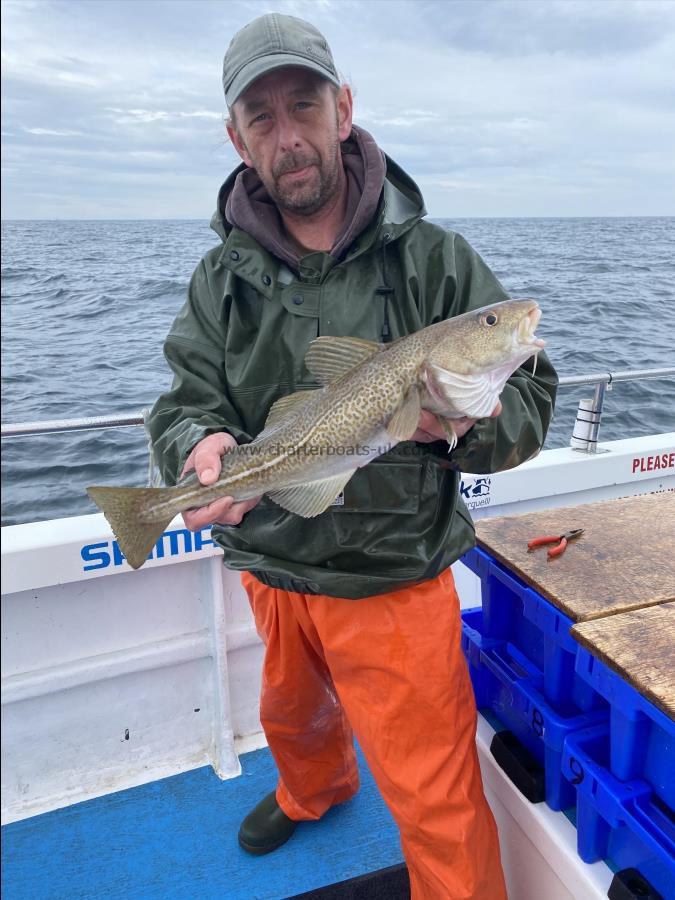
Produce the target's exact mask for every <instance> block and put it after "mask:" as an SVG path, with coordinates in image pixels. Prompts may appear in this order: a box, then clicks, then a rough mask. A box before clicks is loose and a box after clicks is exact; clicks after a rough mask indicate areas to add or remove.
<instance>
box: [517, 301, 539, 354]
mask: <svg viewBox="0 0 675 900" xmlns="http://www.w3.org/2000/svg"><path fill="white" fill-rule="evenodd" d="M540 319H541V309H540V308H539V307H538V306H537V305H536V304H535V305H534V306H533V307H532V309H530V310H529V311H528V312H526V313H525V315H524V316H523V318H522V319H521V320H520V322H519V323H518V334H517V337H518V343H519V344H522V345H523V346H525V347H533V348H536V349H537V350H542V349H543V348H544V347H545V346H546V341H545V340H544V339H543V338H539V337H536V335H535V333H534V332H535V330H536V328H537V325H538V324H539V320H540Z"/></svg>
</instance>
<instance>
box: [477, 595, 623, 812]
mask: <svg viewBox="0 0 675 900" xmlns="http://www.w3.org/2000/svg"><path fill="white" fill-rule="evenodd" d="M479 613H480V609H471V610H465V611H464V612H463V613H462V646H463V648H464V653H465V656H466V658H467V662H468V664H469V672H470V675H471V680H472V683H473V687H474V693H475V695H476V705H477V706H478V707H479V709H480V708H485V709H489V710H490V711H491V712H492V713H494V715H495V716H496V717H497V718H498V719H499V721H500V722H501V723H502V724H503V725H504V726H505V727H506V728H508V729H509V731H511V732H512V733H513V734H515V736H516V737H517V738H518V739H519V740H520V741H521V743H522V744H523V745H524V746H525V747H527V749H528V750H529V751H530V752H531V753H532V754H533V755H534V756H535V757H536V759H537V760H538V761H539V763H540V764H541V765H542V766H543V768H544V778H545V799H546V803H547V804H548V806H550V807H551V809H554V810H562V809H568V808H569V807H571V806H573V805H574V802H575V794H574V789H573V788H572V787H571V785H569V784H568V783H567V782H566V781H565V779H564V778H563V776H562V751H563V743H564V740H565V737H566V736H567V735H569V734H571V733H573V732H575V731H578V730H580V729H583V728H587V727H588V726H590V725H593V724H595V723H597V722H601V721H605V720H606V719H607V712H606V711H605V710H592V711H590V712H586V713H580V712H575V713H573V714H572V715H563V714H561V713H560V712H559V711H557V710H556V709H554V708H553V706H552V705H551V704H550V703H548V702H547V700H546V699H545V697H544V696H543V694H542V692H541V690H540V683H541V675H540V673H538V671H537V669H536V667H534V666H532V663H531V662H530V661H529V660H528V659H527V657H525V656H523V655H522V654H519V652H518V650H517V649H516V648H514V647H512V646H510V645H507V644H506V643H505V642H504V641H496V640H494V639H490V638H485V637H484V636H483V635H482V634H480V633H479V632H478V631H477V630H476V629H475V628H474V627H473V624H474V623H475V622H476V621H477V620H478V614H479Z"/></svg>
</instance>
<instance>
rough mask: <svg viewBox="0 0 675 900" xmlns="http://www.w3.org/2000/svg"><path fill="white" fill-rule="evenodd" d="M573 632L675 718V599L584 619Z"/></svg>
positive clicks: (582, 642) (579, 639)
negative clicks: (629, 610) (592, 619)
mask: <svg viewBox="0 0 675 900" xmlns="http://www.w3.org/2000/svg"><path fill="white" fill-rule="evenodd" d="M571 633H572V635H573V636H574V637H575V638H576V639H577V640H578V641H579V643H580V644H583V646H584V647H587V648H588V649H589V650H590V651H591V653H593V655H594V656H597V657H598V658H599V659H601V660H602V662H604V663H606V664H607V665H608V666H609V667H610V668H611V669H613V670H614V671H615V672H618V673H619V675H621V676H622V677H623V678H625V679H626V680H627V681H628V682H629V683H630V684H632V685H633V687H634V688H636V689H637V690H638V691H639V692H640V693H641V694H642V695H643V696H645V697H646V698H647V699H648V700H651V702H652V703H653V704H654V705H655V706H658V708H659V709H661V710H663V712H665V713H666V715H669V716H670V717H671V718H672V719H675V603H663V604H659V605H658V606H650V607H647V608H643V609H636V610H633V612H627V613H621V614H620V615H617V616H607V617H605V618H604V619H596V620H595V621H594V622H581V623H580V624H579V625H575V626H574V628H572V632H571Z"/></svg>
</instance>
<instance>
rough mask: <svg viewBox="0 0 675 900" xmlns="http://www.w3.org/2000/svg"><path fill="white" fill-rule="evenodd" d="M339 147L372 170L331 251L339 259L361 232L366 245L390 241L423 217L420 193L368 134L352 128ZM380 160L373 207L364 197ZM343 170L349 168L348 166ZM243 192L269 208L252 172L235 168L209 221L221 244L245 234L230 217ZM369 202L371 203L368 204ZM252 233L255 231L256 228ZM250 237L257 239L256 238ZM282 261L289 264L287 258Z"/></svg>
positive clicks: (268, 202) (243, 228) (243, 226)
mask: <svg viewBox="0 0 675 900" xmlns="http://www.w3.org/2000/svg"><path fill="white" fill-rule="evenodd" d="M342 146H343V158H345V159H346V160H348V159H349V155H350V154H354V153H355V152H358V153H360V154H361V156H363V157H364V163H365V165H366V167H367V169H370V171H371V173H373V170H375V172H374V174H372V175H371V179H370V184H369V185H368V183H367V178H366V188H365V191H364V192H363V196H362V200H365V201H366V203H365V205H364V202H359V203H358V205H356V208H355V209H352V210H351V213H352V218H351V220H350V222H349V223H346V224H347V227H345V228H343V229H342V231H341V233H340V235H339V236H338V241H337V244H336V246H335V247H334V248H333V251H337V255H340V254H341V253H342V252H343V251H344V250H345V249H346V248H347V247H348V245H349V243H351V241H353V240H354V239H355V238H356V236H357V234H359V233H362V232H363V231H364V230H367V231H368V234H369V237H370V238H371V240H369V241H368V243H372V241H374V240H377V238H378V236H379V235H380V234H384V233H386V234H387V240H393V239H394V238H396V237H398V236H399V235H400V234H403V233H404V232H405V231H407V230H408V229H409V228H412V226H413V225H414V224H415V223H416V222H418V221H419V220H420V219H421V218H422V217H423V216H425V215H426V209H425V207H424V200H423V198H422V194H421V192H420V189H419V188H418V187H417V185H416V184H415V182H414V181H413V180H412V178H410V176H409V175H407V174H406V173H405V172H404V171H403V169H401V168H400V167H399V166H398V165H397V164H396V163H395V162H394V161H393V160H392V159H390V158H389V157H388V156H387V155H386V154H385V153H383V152H382V151H381V150H380V149H379V148H378V147H377V144H376V143H375V140H374V139H373V138H372V137H371V136H370V135H369V134H368V132H367V131H365V130H364V129H362V128H359V127H358V126H354V128H353V131H352V136H351V137H350V138H349V139H348V140H347V141H344V142H343V145H342ZM379 159H383V160H384V166H383V169H384V171H383V173H382V174H383V184H382V187H381V188H380V184H381V183H382V182H381V181H378V182H377V189H378V190H377V193H378V194H379V197H378V198H377V201H376V202H375V203H372V197H371V198H367V197H366V196H365V194H366V193H368V191H370V193H371V194H372V190H373V180H374V179H377V178H378V177H380V178H381V176H379V175H378V173H377V167H378V160H379ZM346 167H348V162H347V163H346ZM240 176H241V177H240ZM359 187H361V188H363V185H362V184H361V185H359ZM244 190H245V191H246V192H247V193H248V194H249V195H251V193H252V192H254V193H255V195H256V196H255V199H256V200H257V201H259V200H262V202H263V203H265V205H267V204H269V205H272V201H271V200H270V199H269V196H268V195H267V194H266V192H264V188H263V187H262V184H261V182H260V179H259V178H257V176H256V174H255V172H254V170H252V169H250V168H249V167H248V166H246V165H245V164H244V163H241V164H240V165H239V166H237V168H236V169H235V170H234V171H233V172H232V173H231V174H230V176H229V177H228V178H227V180H226V181H225V182H224V184H223V185H222V187H221V188H220V191H219V192H218V200H217V206H216V211H215V213H214V214H213V217H212V219H211V228H212V229H213V230H214V231H215V232H216V234H217V235H218V236H219V237H220V239H221V240H222V241H223V243H225V242H226V241H227V239H228V237H229V235H230V233H231V231H232V230H233V228H235V227H239V228H240V229H241V230H244V231H248V229H247V228H246V226H245V224H242V223H236V224H235V223H234V222H232V221H231V219H232V218H234V216H233V215H232V197H233V194H235V193H239V194H241V192H242V191H244ZM369 199H370V201H371V203H369V202H368V200H369ZM228 204H229V206H228ZM371 204H372V209H371ZM228 212H229V216H228ZM277 215H278V214H277ZM373 222H374V223H375V227H374V228H369V227H368V226H370V225H371V223H373ZM252 230H255V226H254V227H253V229H252ZM252 236H253V237H257V236H256V235H255V234H253V235H252ZM269 249H274V248H269ZM276 255H278V256H280V257H281V258H284V254H283V252H282V251H280V252H277V253H276ZM285 261H286V262H291V260H289V259H287V258H286V259H285Z"/></svg>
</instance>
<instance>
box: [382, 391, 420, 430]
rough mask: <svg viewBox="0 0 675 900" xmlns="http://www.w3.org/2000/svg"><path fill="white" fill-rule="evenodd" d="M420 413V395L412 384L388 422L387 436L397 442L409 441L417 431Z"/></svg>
mask: <svg viewBox="0 0 675 900" xmlns="http://www.w3.org/2000/svg"><path fill="white" fill-rule="evenodd" d="M420 412H421V406H420V394H419V391H418V389H417V385H416V384H414V385H413V386H412V387H411V388H410V390H409V391H408V393H407V394H406V395H405V397H404V398H403V400H402V402H401V403H400V405H399V407H398V409H397V410H396V412H395V413H394V415H393V416H392V417H391V419H390V420H389V423H388V424H387V434H388V435H389V436H390V437H392V438H394V439H395V440H397V441H409V440H410V438H411V437H412V436H413V434H414V433H415V432H416V431H417V423H418V422H419V418H420Z"/></svg>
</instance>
